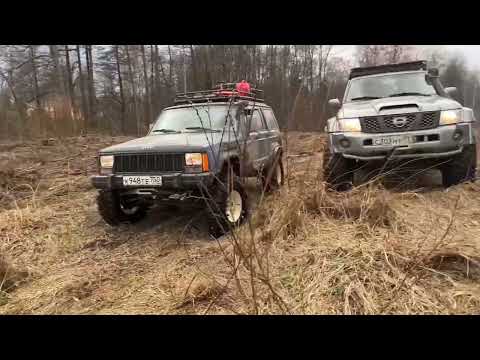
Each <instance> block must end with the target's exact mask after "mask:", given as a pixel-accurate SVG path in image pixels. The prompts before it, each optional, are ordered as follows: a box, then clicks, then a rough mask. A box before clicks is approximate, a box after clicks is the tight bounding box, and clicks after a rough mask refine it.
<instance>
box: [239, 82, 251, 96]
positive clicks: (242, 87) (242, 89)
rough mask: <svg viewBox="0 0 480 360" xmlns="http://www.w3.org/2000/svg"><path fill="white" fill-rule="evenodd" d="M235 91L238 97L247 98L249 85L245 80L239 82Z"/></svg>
mask: <svg viewBox="0 0 480 360" xmlns="http://www.w3.org/2000/svg"><path fill="white" fill-rule="evenodd" d="M236 90H237V91H238V93H239V94H240V96H248V94H250V84H249V83H247V82H246V81H245V80H242V82H239V83H238V84H237V86H236Z"/></svg>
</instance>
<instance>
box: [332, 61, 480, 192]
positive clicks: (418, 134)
mask: <svg viewBox="0 0 480 360" xmlns="http://www.w3.org/2000/svg"><path fill="white" fill-rule="evenodd" d="M455 92H456V89H455V88H444V87H443V86H442V84H441V83H440V81H439V78H438V70H437V69H433V68H430V69H428V68H427V62H426V61H416V62H410V63H402V64H393V65H382V66H376V67H368V68H356V69H352V71H351V73H350V78H349V81H348V84H347V87H346V90H345V95H344V98H343V102H342V103H341V102H340V101H339V100H338V99H332V100H330V101H329V104H330V106H331V107H332V108H333V109H334V111H335V112H336V116H335V117H333V118H331V119H329V120H328V123H327V128H326V131H327V132H328V144H329V151H325V152H324V161H323V164H324V179H325V180H326V182H327V184H328V185H329V186H330V187H331V188H334V189H336V190H346V189H348V188H350V186H351V184H352V182H353V175H354V172H355V171H356V170H357V169H359V168H360V167H367V168H368V167H373V168H377V169H379V168H385V166H386V165H387V163H389V164H388V165H389V166H400V165H401V164H402V163H403V164H405V163H408V166H409V167H413V166H415V167H420V168H423V169H425V168H426V167H430V166H431V167H437V168H439V169H440V170H441V172H442V179H443V184H444V186H446V187H449V186H451V185H454V184H458V183H460V182H462V181H466V180H473V179H474V177H475V172H476V164H477V158H476V154H477V152H476V140H475V131H474V127H473V124H474V121H475V118H474V115H473V111H472V109H470V108H466V107H463V106H462V105H461V104H460V103H459V102H457V101H455V100H454V99H453V98H452V97H453V95H454V94H455Z"/></svg>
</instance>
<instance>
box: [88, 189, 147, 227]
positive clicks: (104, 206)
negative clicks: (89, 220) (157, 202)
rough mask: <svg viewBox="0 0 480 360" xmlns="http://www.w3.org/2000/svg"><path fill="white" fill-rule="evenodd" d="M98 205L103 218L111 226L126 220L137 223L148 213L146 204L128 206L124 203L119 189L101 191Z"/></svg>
mask: <svg viewBox="0 0 480 360" xmlns="http://www.w3.org/2000/svg"><path fill="white" fill-rule="evenodd" d="M97 206H98V211H99V213H100V215H101V216H102V218H103V220H105V222H106V223H107V224H109V225H111V226H118V225H120V224H121V223H125V222H128V223H136V222H138V221H140V220H142V219H143V218H144V217H145V216H146V214H147V209H146V207H145V206H141V205H137V206H133V207H132V208H126V207H125V206H124V205H122V203H121V201H120V195H119V194H118V192H117V191H100V192H99V194H98V196H97Z"/></svg>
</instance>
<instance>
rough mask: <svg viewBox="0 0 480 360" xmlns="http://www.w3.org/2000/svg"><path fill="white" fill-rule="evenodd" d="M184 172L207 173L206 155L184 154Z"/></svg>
mask: <svg viewBox="0 0 480 360" xmlns="http://www.w3.org/2000/svg"><path fill="white" fill-rule="evenodd" d="M185 165H186V167H185V169H186V172H202V171H208V155H207V154H206V153H187V154H185Z"/></svg>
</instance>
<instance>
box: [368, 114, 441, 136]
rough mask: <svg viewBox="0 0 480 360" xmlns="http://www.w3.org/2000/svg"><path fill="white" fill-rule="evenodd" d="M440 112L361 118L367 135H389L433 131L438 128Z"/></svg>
mask: <svg viewBox="0 0 480 360" xmlns="http://www.w3.org/2000/svg"><path fill="white" fill-rule="evenodd" d="M439 119H440V112H439V111H434V112H418V113H409V114H395V115H379V116H370V117H363V118H360V122H361V125H362V131H363V132H365V133H370V134H373V133H388V132H402V131H415V130H427V129H433V128H436V127H437V126H438V123H439Z"/></svg>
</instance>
